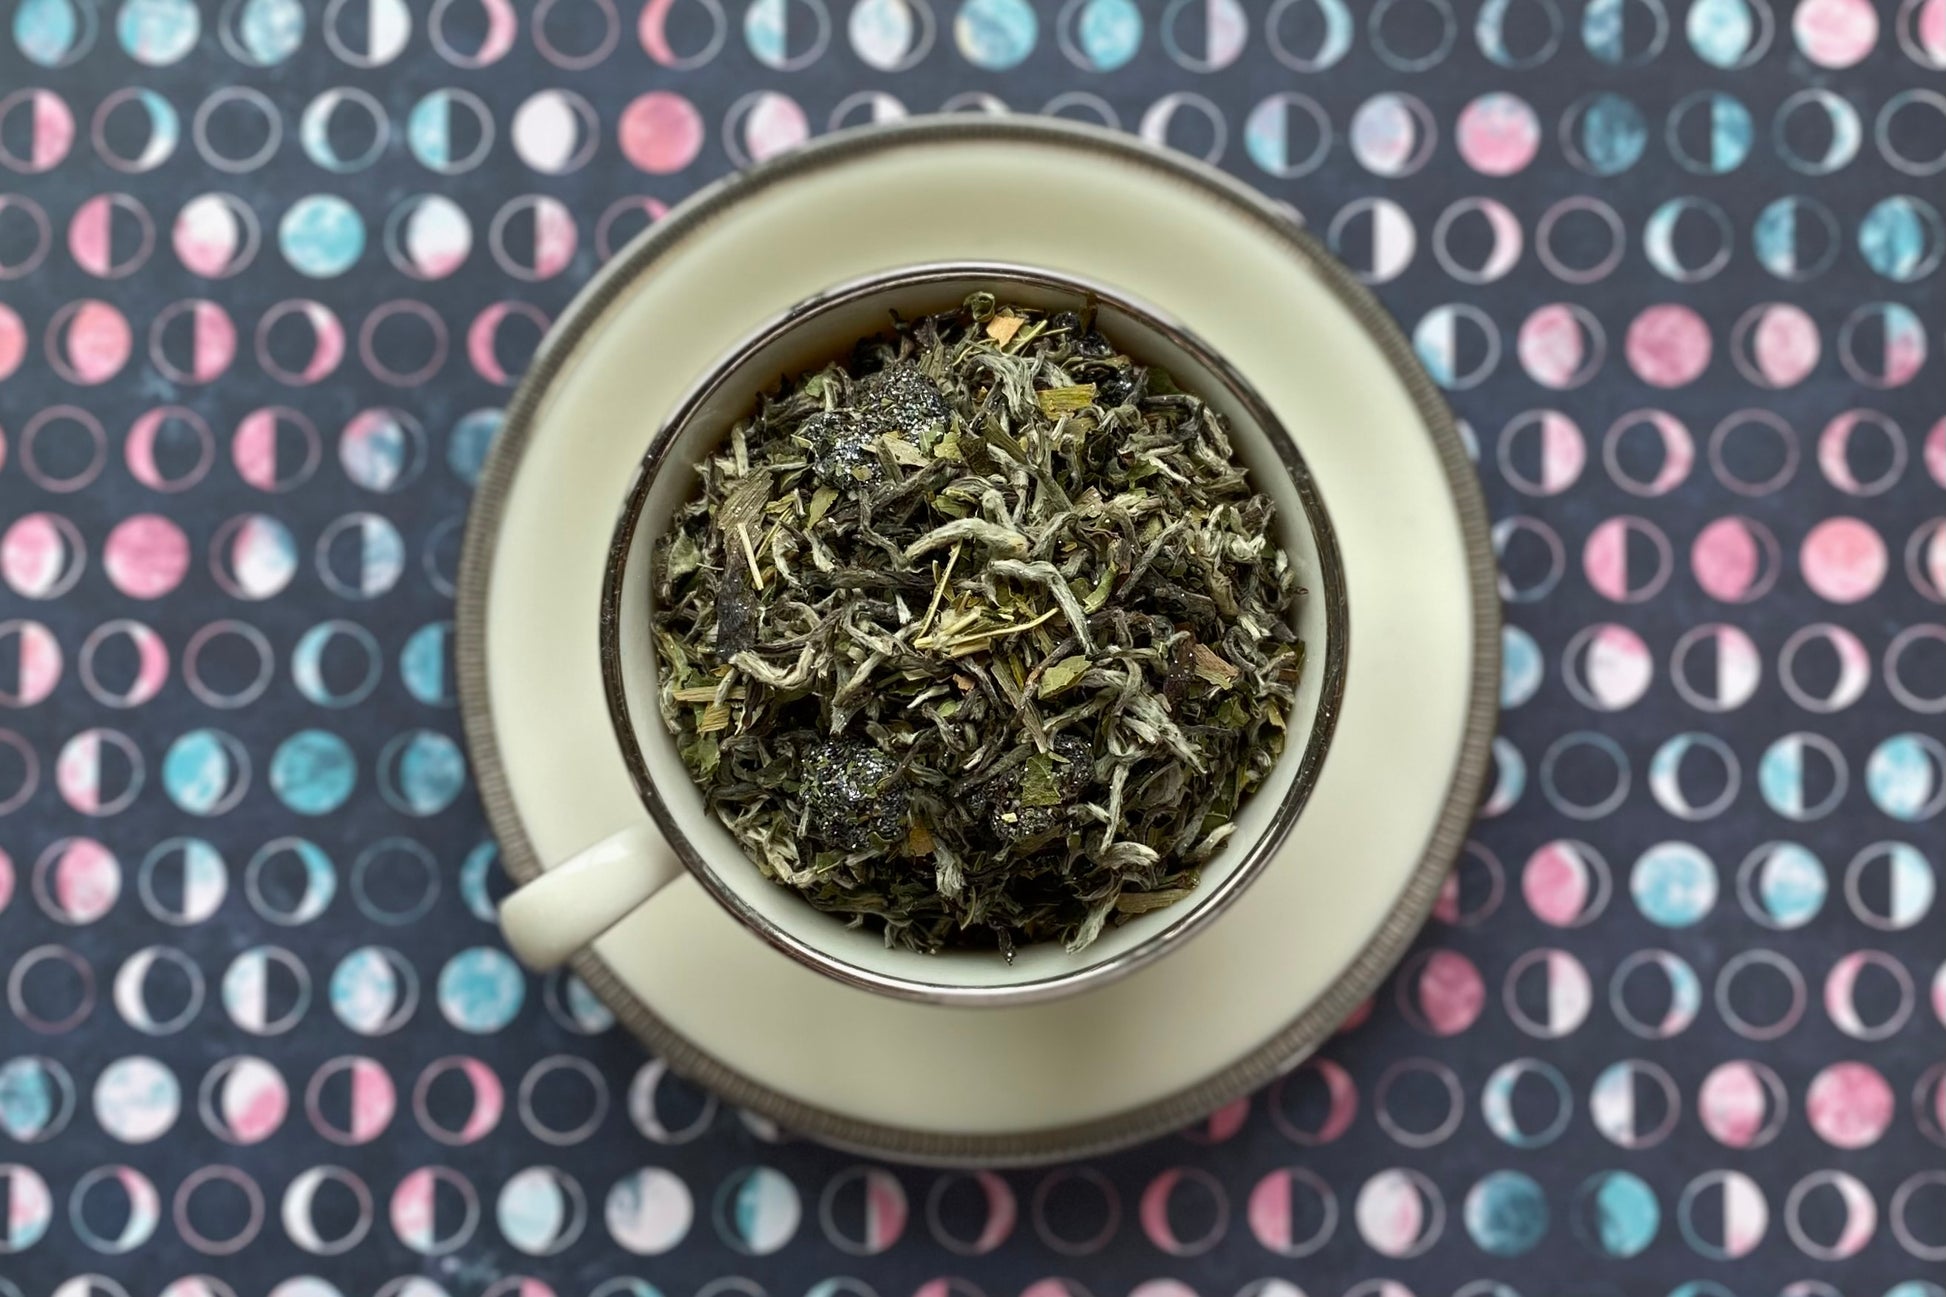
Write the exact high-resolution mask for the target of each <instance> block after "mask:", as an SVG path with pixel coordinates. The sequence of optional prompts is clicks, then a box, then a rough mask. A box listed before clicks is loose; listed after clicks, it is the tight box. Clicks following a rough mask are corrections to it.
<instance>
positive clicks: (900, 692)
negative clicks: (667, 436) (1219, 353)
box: [654, 293, 1304, 955]
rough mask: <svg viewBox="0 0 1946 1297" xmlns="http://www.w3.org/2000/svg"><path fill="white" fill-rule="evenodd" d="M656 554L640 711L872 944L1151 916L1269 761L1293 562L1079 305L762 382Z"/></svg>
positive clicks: (912, 340)
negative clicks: (873, 936) (650, 641)
mask: <svg viewBox="0 0 1946 1297" xmlns="http://www.w3.org/2000/svg"><path fill="white" fill-rule="evenodd" d="M699 473H700V484H699V487H698V490H697V492H696V493H695V495H694V496H693V498H692V499H691V500H690V501H689V502H688V503H687V504H686V505H685V506H683V508H682V509H681V510H680V511H679V512H678V513H677V515H676V516H675V517H674V518H672V519H670V520H669V525H668V529H667V531H666V532H665V533H664V534H663V535H662V536H661V537H659V538H658V541H657V544H656V551H655V554H656V557H655V572H654V580H655V585H656V589H655V603H656V612H655V614H654V618H655V620H654V630H655V643H656V650H657V653H658V658H659V667H660V671H661V679H662V692H661V708H662V716H663V720H664V722H665V723H666V724H667V726H668V728H669V730H670V732H671V733H672V734H674V735H675V736H676V740H677V743H678V746H679V748H680V750H681V753H682V758H683V761H684V762H685V764H686V765H687V766H688V768H689V770H690V772H691V774H692V775H693V776H694V778H695V780H696V782H697V783H698V785H699V786H700V787H701V788H702V789H703V791H704V794H705V797H706V800H707V802H708V805H709V807H710V809H711V810H712V811H713V812H714V814H715V815H716V816H717V817H719V818H720V819H721V821H722V822H723V823H724V824H725V825H726V826H727V827H728V828H729V830H730V832H731V833H732V834H733V835H734V837H735V838H736V840H737V841H738V842H739V843H740V844H741V845H742V847H743V849H744V851H745V852H746V853H747V854H748V855H749V857H750V858H751V859H752V860H753V861H755V862H756V864H757V866H758V867H759V868H760V869H762V870H763V872H764V873H765V874H767V875H768V876H769V877H771V878H772V879H774V880H775V881H776V882H778V883H780V884H783V885H785V886H788V887H791V888H794V889H796V890H797V891H798V892H799V893H800V894H801V895H802V896H803V897H804V898H805V899H806V900H807V901H808V902H809V903H810V904H812V905H814V906H816V907H817V908H818V909H820V910H824V911H828V912H830V913H833V914H836V915H839V916H843V917H845V918H847V919H850V920H852V921H853V922H856V923H863V924H868V925H871V926H873V927H876V928H882V930H883V932H884V936H885V940H886V942H887V944H888V945H898V946H905V947H910V948H913V949H917V950H923V951H934V950H938V949H941V948H944V947H948V946H960V945H979V946H987V947H993V948H998V949H999V950H1001V951H1003V952H1006V953H1008V954H1009V955H1011V953H1012V951H1013V950H1014V948H1015V947H1017V946H1020V945H1024V944H1027V943H1029V942H1040V941H1059V942H1062V943H1064V944H1065V946H1066V947H1067V948H1068V949H1069V950H1070V951H1078V950H1080V949H1082V948H1084V947H1086V946H1087V945H1089V944H1090V943H1091V942H1093V941H1094V940H1095V939H1096V937H1097V936H1099V934H1100V933H1101V931H1102V929H1103V927H1104V925H1107V924H1111V923H1114V922H1117V921H1118V920H1120V919H1122V918H1125V917H1127V916H1132V915H1139V914H1145V913H1148V912H1150V911H1152V910H1157V909H1161V908H1162V907H1164V906H1168V905H1172V904H1174V903H1176V902H1177V901H1180V900H1182V899H1183V898H1185V897H1187V896H1188V895H1190V893H1191V892H1193V891H1194V890H1195V888H1196V886H1197V882H1198V871H1199V869H1200V867H1201V866H1202V865H1203V864H1204V863H1205V862H1207V861H1208V860H1209V859H1210V858H1211V857H1212V856H1213V855H1214V854H1215V853H1216V852H1217V851H1218V850H1219V849H1220V848H1221V847H1222V846H1223V845H1224V843H1225V841H1226V840H1227V839H1228V838H1229V837H1230V836H1231V834H1232V833H1233V832H1234V827H1235V826H1234V818H1235V816H1236V813H1237V809H1238V807H1239V805H1240V804H1241V803H1242V802H1243V800H1244V799H1245V798H1246V797H1247V796H1248V795H1249V794H1250V792H1251V790H1252V789H1254V788H1256V787H1257V786H1258V784H1260V783H1261V782H1262V781H1263V779H1264V778H1265V777H1266V776H1267V775H1268V774H1269V772H1270V770H1271V767H1272V766H1273V765H1274V764H1275V763H1276V761H1277V758H1278V756H1279V754H1280V753H1281V752H1282V750H1283V746H1284V736H1285V727H1286V725H1287V723H1288V722H1289V719H1290V714H1291V709H1292V706H1293V697H1294V693H1295V690H1296V686H1297V681H1298V678H1299V674H1300V672H1301V671H1302V669H1303V666H1304V645H1303V644H1302V643H1301V642H1300V641H1299V639H1298V637H1297V635H1296V632H1295V630H1294V625H1295V618H1296V613H1297V608H1298V601H1299V600H1300V598H1302V597H1303V594H1304V592H1303V590H1302V589H1301V588H1300V584H1299V578H1300V574H1299V573H1298V572H1297V571H1296V569H1295V568H1294V566H1293V564H1292V562H1291V560H1290V558H1289V557H1288V556H1287V555H1286V554H1285V553H1284V552H1283V550H1282V549H1280V548H1279V547H1278V545H1277V544H1276V542H1275V540H1274V539H1273V538H1272V537H1273V532H1274V531H1275V527H1274V525H1273V523H1274V519H1273V507H1272V505H1271V502H1270V501H1269V500H1268V499H1267V498H1265V497H1264V496H1262V495H1260V494H1258V493H1257V492H1256V491H1254V490H1253V489H1252V487H1251V485H1250V482H1249V480H1248V478H1247V477H1246V474H1245V471H1244V469H1243V468H1242V467H1241V466H1240V465H1239V464H1238V463H1237V461H1236V459H1235V457H1234V455H1233V453H1232V451H1231V447H1230V443H1229V440H1228V437H1227V435H1226V433H1225V430H1224V428H1223V424H1222V421H1221V419H1220V417H1219V416H1218V415H1217V414H1216V413H1215V412H1214V411H1212V410H1211V409H1210V408H1209V407H1208V406H1206V405H1205V404H1204V403H1203V401H1202V400H1200V399H1199V398H1198V397H1196V396H1195V395H1194V394H1192V393H1188V392H1184V391H1181V390H1179V389H1178V388H1177V386H1176V384H1175V382H1174V381H1173V380H1172V378H1171V377H1170V375H1169V374H1168V373H1167V372H1165V371H1164V370H1162V369H1160V368H1155V367H1150V366H1145V365H1142V364H1140V363H1138V362H1136V361H1135V360H1133V359H1131V358H1130V357H1129V356H1127V355H1124V354H1122V353H1120V352H1119V351H1117V350H1116V348H1115V347H1114V346H1113V344H1111V343H1110V342H1109V341H1108V340H1107V339H1106V338H1104V337H1103V336H1102V334H1101V333H1099V332H1097V331H1096V330H1095V329H1094V328H1093V327H1092V319H1091V318H1090V316H1089V315H1087V314H1083V313H1078V312H1074V311H1062V312H1058V313H1054V314H1047V313H1044V312H1038V311H1034V310H1028V309H1023V308H1019V307H1004V306H1000V305H999V304H997V303H996V302H995V301H994V299H993V298H992V297H991V296H990V295H988V294H984V293H982V294H975V295H974V296H973V297H970V298H968V299H967V301H966V303H965V304H964V305H963V307H962V308H961V309H960V310H958V311H957V312H953V313H949V314H945V315H940V316H934V317H929V318H924V319H920V320H918V321H916V322H898V323H896V324H895V326H894V327H893V328H892V329H890V330H888V331H887V333H885V334H884V335H881V336H879V337H876V338H872V339H868V340H866V341H865V342H862V343H860V344H859V345H858V347H857V348H855V350H854V352H853V354H852V355H851V356H850V357H848V358H847V359H846V360H845V361H843V362H838V363H833V364H830V365H827V366H826V367H824V368H823V369H820V370H818V371H816V372H815V373H811V374H807V375H804V376H801V377H799V378H797V379H796V380H794V381H791V382H788V383H786V384H783V385H782V386H781V387H780V388H779V390H777V391H776V392H774V393H772V394H770V395H767V396H765V397H764V398H763V399H762V400H761V402H760V404H759V408H757V409H756V410H755V411H753V412H752V413H751V414H750V416H749V417H747V418H746V419H744V420H743V421H742V422H740V423H739V424H738V425H737V426H736V427H735V428H734V429H733V430H732V431H731V432H730V435H729V437H728V439H727V441H726V443H725V444H724V445H723V446H722V447H720V448H719V450H718V451H717V452H716V453H715V454H713V455H712V456H711V457H710V458H709V459H708V461H707V462H705V463H703V464H702V465H700V466H699Z"/></svg>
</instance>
